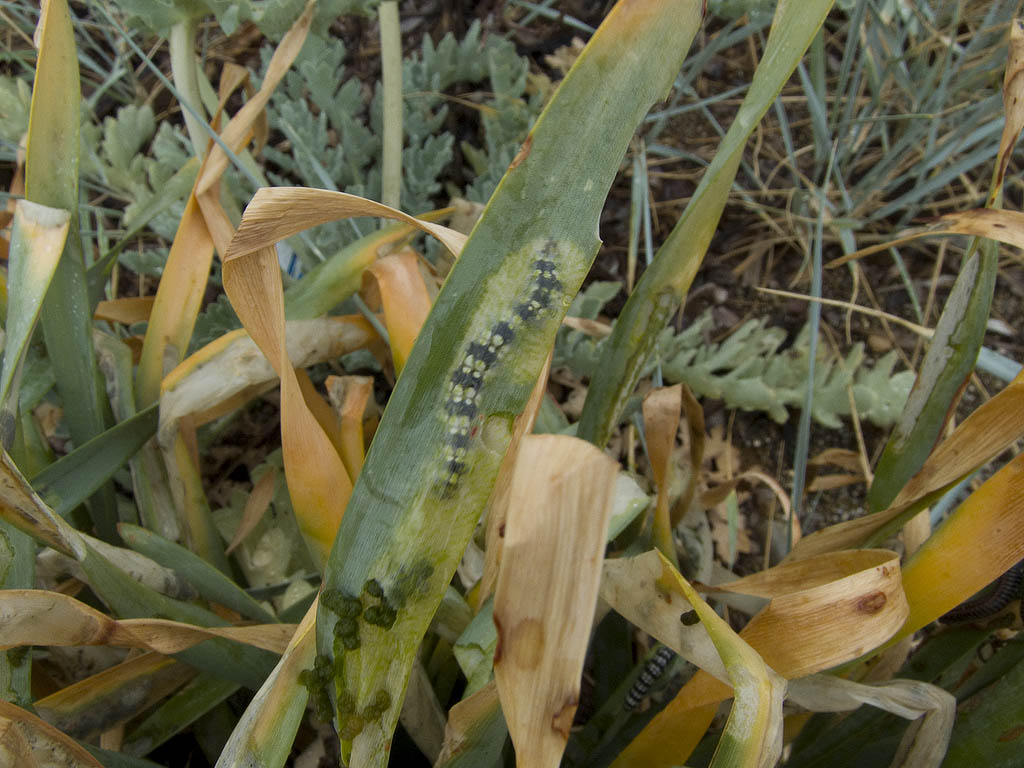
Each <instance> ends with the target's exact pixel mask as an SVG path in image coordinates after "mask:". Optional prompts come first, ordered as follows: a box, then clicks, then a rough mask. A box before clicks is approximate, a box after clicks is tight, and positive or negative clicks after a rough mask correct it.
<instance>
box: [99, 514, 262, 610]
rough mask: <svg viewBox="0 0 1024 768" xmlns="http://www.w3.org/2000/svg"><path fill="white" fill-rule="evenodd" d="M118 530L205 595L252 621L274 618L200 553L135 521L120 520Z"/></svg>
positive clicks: (137, 546)
mask: <svg viewBox="0 0 1024 768" xmlns="http://www.w3.org/2000/svg"><path fill="white" fill-rule="evenodd" d="M118 531H119V532H120V533H121V536H122V537H123V538H124V541H125V543H126V544H127V545H128V546H129V547H131V548H132V549H134V550H135V551H136V552H141V553H142V554H144V555H145V556H146V557H148V558H150V559H151V560H155V561H156V562H158V563H160V565H162V566H164V567H165V568H170V569H171V570H173V571H176V572H177V573H178V574H180V575H181V576H182V577H183V578H184V579H186V580H187V581H188V582H189V583H190V584H192V586H194V587H195V588H196V591H198V592H199V594H200V595H202V596H203V597H205V598H206V599H208V600H211V601H213V602H215V603H220V604H221V605H224V606H227V607H228V608H230V609H232V610H233V611H237V612H238V613H240V614H242V615H243V616H246V617H248V618H250V619H253V620H255V621H261V622H264V623H268V624H269V623H273V622H276V621H277V619H275V618H274V616H273V614H271V613H270V612H268V611H267V609H266V608H264V607H263V606H262V605H260V604H259V603H258V602H256V601H255V600H253V599H252V598H251V597H250V596H249V595H248V594H246V592H245V590H243V589H242V588H241V587H239V586H238V585H237V584H235V582H233V581H231V579H229V578H228V577H227V576H225V575H224V574H223V573H221V572H220V571H218V570H217V569H216V568H214V567H213V566H212V565H210V564H209V563H208V562H206V561H205V560H203V558H201V557H199V555H196V554H194V553H193V552H191V551H189V550H187V549H185V548H184V547H182V546H180V545H179V544H175V543H174V542H173V541H168V540H167V539H165V538H163V537H162V536H158V535H157V534H155V533H153V532H152V531H148V530H146V529H145V528H140V527H139V526H137V525H131V524H129V523H121V525H119V526H118Z"/></svg>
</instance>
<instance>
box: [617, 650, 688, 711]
mask: <svg viewBox="0 0 1024 768" xmlns="http://www.w3.org/2000/svg"><path fill="white" fill-rule="evenodd" d="M675 657H676V653H675V651H673V650H672V649H671V648H669V647H668V646H667V645H661V646H658V650H657V651H655V652H654V655H653V656H652V657H651V659H650V661H648V662H647V663H646V664H644V668H643V670H642V671H641V672H640V677H638V678H637V680H636V682H635V683H633V687H632V688H630V689H629V693H627V694H626V698H625V700H624V701H623V702H622V708H623V709H625V710H627V711H630V712H631V711H633V710H634V709H636V708H637V707H639V706H640V702H641V701H643V698H644V696H646V695H647V691H649V690H650V689H651V686H652V685H654V682H655V681H656V680H657V679H658V678H659V677H661V676H662V674H664V672H665V668H666V667H667V666H668V665H669V664H670V663H671V662H672V659H674V658H675Z"/></svg>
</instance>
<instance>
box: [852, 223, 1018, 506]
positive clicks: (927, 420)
mask: <svg viewBox="0 0 1024 768" xmlns="http://www.w3.org/2000/svg"><path fill="white" fill-rule="evenodd" d="M998 257H999V249H998V246H997V245H996V243H995V242H994V241H992V240H981V241H980V242H979V243H978V247H977V248H976V249H974V250H973V252H972V253H970V254H969V255H968V257H967V259H966V260H965V261H964V263H963V266H962V267H961V268H960V274H959V275H958V276H957V279H956V282H955V283H954V284H953V289H952V290H951V291H950V294H949V299H948V300H947V301H946V306H945V307H944V308H943V310H942V315H941V316H940V317H939V322H938V324H937V325H936V326H935V335H934V336H933V337H932V341H931V344H930V345H929V347H928V351H927V353H925V357H924V360H922V361H921V367H920V371H919V372H918V375H917V379H916V380H915V381H914V388H913V389H912V390H911V391H910V397H909V398H908V399H907V404H906V406H905V407H904V409H903V413H902V415H901V416H900V420H899V421H898V422H897V423H896V426H895V427H894V428H893V431H892V434H891V435H890V436H889V440H888V442H886V444H885V450H884V451H883V452H882V456H881V458H880V459H879V460H878V464H877V466H876V467H875V479H874V482H873V483H872V484H871V488H870V490H869V491H868V499H867V501H868V509H869V511H871V512H879V511H881V510H883V509H885V508H886V507H888V506H889V504H890V502H892V500H893V499H895V498H896V495H897V494H898V493H899V492H900V490H901V489H902V488H903V486H904V485H906V484H907V481H908V480H909V479H910V478H911V477H912V476H913V475H914V473H916V472H917V470H919V469H920V468H921V465H922V464H924V461H925V459H927V458H928V454H930V453H931V451H932V448H933V447H934V446H935V443H936V441H937V440H938V439H939V437H940V435H941V433H942V429H943V427H944V426H945V425H946V422H947V420H948V419H949V415H950V410H951V409H952V408H954V407H955V406H956V402H957V400H958V399H959V395H960V392H961V391H962V389H963V387H964V386H966V384H967V379H968V378H969V377H970V375H971V373H972V372H973V371H974V365H975V362H976V361H977V359H978V351H979V350H980V349H981V343H982V340H983V339H984V335H985V327H986V324H987V322H988V316H989V309H990V308H991V306H992V295H993V292H994V290H995V284H996V269H997V266H998Z"/></svg>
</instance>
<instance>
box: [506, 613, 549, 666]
mask: <svg viewBox="0 0 1024 768" xmlns="http://www.w3.org/2000/svg"><path fill="white" fill-rule="evenodd" d="M544 635H545V633H544V624H543V623H542V622H541V621H540V620H539V619H523V620H522V621H520V622H519V623H518V624H516V625H515V626H514V627H512V631H511V632H510V633H509V637H508V654H509V658H510V660H511V661H513V662H514V663H515V665H516V666H517V667H520V668H522V669H535V668H536V667H537V666H539V665H540V662H541V659H542V658H543V656H544Z"/></svg>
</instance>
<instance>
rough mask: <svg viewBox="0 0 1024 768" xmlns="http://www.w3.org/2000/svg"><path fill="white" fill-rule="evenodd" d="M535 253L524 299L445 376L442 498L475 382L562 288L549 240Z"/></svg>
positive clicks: (464, 465) (463, 457) (465, 433)
mask: <svg viewBox="0 0 1024 768" xmlns="http://www.w3.org/2000/svg"><path fill="white" fill-rule="evenodd" d="M536 253H537V258H536V259H534V261H533V265H532V267H533V269H532V273H531V275H530V281H529V283H528V284H527V285H526V286H525V288H526V293H527V298H526V300H525V301H522V302H520V303H518V304H516V305H515V306H514V307H513V309H512V313H511V314H510V315H509V316H507V317H503V318H500V319H498V320H497V321H496V322H495V323H494V324H493V325H491V327H490V328H488V329H487V330H486V331H485V332H484V333H482V334H480V335H479V336H478V337H477V338H475V339H474V340H473V341H471V342H470V343H469V344H468V345H467V347H466V351H465V353H464V354H463V355H462V359H461V360H460V361H459V364H458V365H457V366H456V367H455V370H454V371H453V372H452V375H451V378H450V379H449V381H448V395H447V398H446V399H445V402H444V413H445V435H444V449H443V451H442V466H441V478H440V479H439V481H438V484H437V490H438V493H439V494H440V496H441V497H442V498H445V499H448V498H451V497H452V496H453V495H454V494H455V491H456V490H457V489H458V486H459V481H460V480H461V479H462V476H463V475H464V474H465V473H466V471H467V470H468V469H469V462H468V461H467V454H468V452H469V445H470V441H471V440H472V439H473V438H474V437H475V436H476V433H477V430H478V429H479V416H480V388H481V387H482V386H483V383H484V379H485V378H486V376H487V374H488V373H489V372H490V371H491V370H492V369H493V368H494V366H495V365H496V364H497V363H498V361H499V360H501V358H502V357H503V356H504V355H505V353H506V351H507V350H508V348H509V346H510V345H511V344H512V343H513V341H515V338H516V334H517V333H519V332H520V330H521V329H522V328H523V326H525V325H526V324H527V323H530V322H531V321H533V320H536V319H537V318H538V317H540V316H541V315H542V314H543V313H544V312H546V311H548V310H550V309H551V308H552V306H553V300H554V297H555V296H556V295H557V294H559V293H560V292H561V290H562V283H561V281H560V280H559V279H558V265H557V263H556V261H555V258H556V256H557V254H558V248H557V244H556V243H555V241H554V240H547V241H545V242H544V244H543V245H542V246H541V247H540V248H539V249H538V251H537V252H536Z"/></svg>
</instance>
